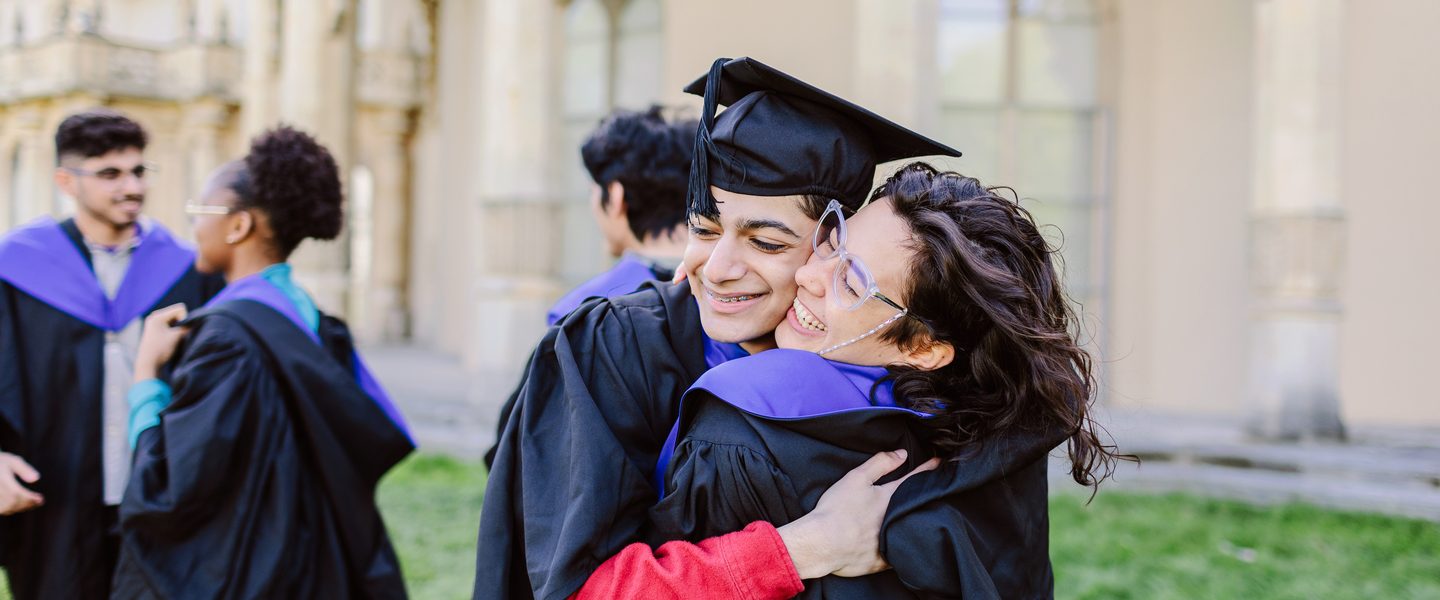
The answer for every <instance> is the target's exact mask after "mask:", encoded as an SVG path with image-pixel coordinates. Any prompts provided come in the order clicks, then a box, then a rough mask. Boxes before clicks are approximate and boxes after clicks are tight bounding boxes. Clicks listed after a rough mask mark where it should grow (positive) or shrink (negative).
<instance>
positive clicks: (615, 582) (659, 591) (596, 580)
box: [570, 521, 805, 600]
mask: <svg viewBox="0 0 1440 600" xmlns="http://www.w3.org/2000/svg"><path fill="white" fill-rule="evenodd" d="M804 590H805V585H804V584H803V583H801V582H800V573H799V572H797V571H796V570H795V564H794V563H793V562H791V560H790V553H789V552H788V551H786V550H785V542H783V541H781V539H780V533H779V532H778V531H775V527H774V526H773V525H771V524H769V523H766V522H764V521H756V522H754V523H751V524H750V525H749V526H747V527H746V528H745V529H743V530H740V531H737V532H735V533H730V534H726V535H722V536H719V537H713V538H710V539H707V540H703V541H701V542H700V543H699V544H691V543H689V542H670V543H668V544H665V545H663V546H661V547H660V549H659V550H656V551H654V552H652V551H651V550H650V547H649V546H647V545H645V544H631V545H629V546H626V547H625V549H624V550H621V551H620V553H619V554H616V555H615V556H612V557H610V560H607V561H605V563H604V564H602V565H600V568H599V569H596V570H595V573H594V574H592V575H591V576H590V579H588V580H586V581H585V586H584V587H582V588H580V591H579V592H576V593H575V595H574V596H571V597H570V598H571V599H572V600H594V599H600V598H605V599H610V598H620V599H627V600H640V599H655V600H659V599H661V598H706V599H719V598H739V599H743V600H772V599H774V600H782V599H784V598H790V597H792V596H794V595H796V594H799V593H800V592H802V591H804Z"/></svg>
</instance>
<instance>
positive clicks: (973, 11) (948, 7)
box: [940, 0, 1010, 20]
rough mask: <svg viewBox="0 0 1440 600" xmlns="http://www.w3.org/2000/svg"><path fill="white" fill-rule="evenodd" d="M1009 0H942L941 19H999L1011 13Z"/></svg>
mask: <svg viewBox="0 0 1440 600" xmlns="http://www.w3.org/2000/svg"><path fill="white" fill-rule="evenodd" d="M1008 4H1009V1H1008V0H940V18H941V19H951V18H959V19H977V18H978V19H991V20H995V19H999V20H1004V19H1005V17H1006V16H1007V15H1009V14H1010V8H1009V6H1007V5H1008Z"/></svg>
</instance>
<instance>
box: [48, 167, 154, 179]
mask: <svg viewBox="0 0 1440 600" xmlns="http://www.w3.org/2000/svg"><path fill="white" fill-rule="evenodd" d="M61 168H63V169H65V170H66V171H69V172H71V173H74V174H76V175H79V176H81V177H94V178H96V179H99V180H100V181H106V182H116V181H120V179H121V178H123V177H124V176H125V175H126V174H127V173H128V174H130V175H134V176H135V178H136V179H139V180H140V181H145V176H146V175H148V174H150V173H152V172H155V171H158V170H159V169H157V168H156V167H155V165H154V164H151V163H142V164H139V165H136V166H135V168H133V169H130V170H129V171H126V170H124V169H118V168H115V167H106V168H104V169H100V170H99V171H87V170H85V169H79V168H76V167H61Z"/></svg>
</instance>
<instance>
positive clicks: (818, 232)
mask: <svg viewBox="0 0 1440 600" xmlns="http://www.w3.org/2000/svg"><path fill="white" fill-rule="evenodd" d="M844 209H845V207H844V206H842V205H841V204H840V202H839V201H838V200H831V201H830V204H829V205H828V206H826V207H825V212H824V213H823V214H821V215H820V224H818V225H816V226H815V238H814V240H813V241H812V242H811V245H812V247H813V248H814V250H815V256H817V257H819V258H820V259H821V260H830V259H831V258H835V257H837V256H838V257H839V258H840V262H839V264H836V265H835V276H834V281H833V282H832V287H831V289H832V290H833V291H834V294H835V299H836V301H837V302H839V303H840V305H841V306H844V307H845V309H846V310H856V309H858V308H860V307H861V306H862V305H864V304H865V301H866V300H869V299H871V298H874V299H876V300H879V301H881V302H884V303H885V304H888V305H890V307H891V308H894V309H895V310H898V311H900V312H901V313H903V314H909V313H910V309H908V308H905V307H903V306H900V303H898V302H896V301H894V300H891V299H889V298H887V297H885V294H882V293H880V287H879V286H878V285H876V283H875V277H874V276H873V275H871V274H870V269H868V268H866V267H865V263H864V262H861V260H860V258H859V257H857V256H855V255H852V254H850V252H848V251H847V250H845V237H846V236H845V215H844V213H843V212H841V211H843V210H844Z"/></svg>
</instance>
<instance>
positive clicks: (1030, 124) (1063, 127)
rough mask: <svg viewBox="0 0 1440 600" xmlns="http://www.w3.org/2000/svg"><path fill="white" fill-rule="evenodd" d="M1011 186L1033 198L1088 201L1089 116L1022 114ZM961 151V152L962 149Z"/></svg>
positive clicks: (1090, 127)
mask: <svg viewBox="0 0 1440 600" xmlns="http://www.w3.org/2000/svg"><path fill="white" fill-rule="evenodd" d="M1016 125H1017V134H1016V139H1014V140H1007V141H1009V142H1010V143H1013V144H1015V149H1016V153H1015V163H1016V164H1015V173H1016V177H1015V182H1014V183H1015V186H1016V187H1017V188H1018V189H1019V190H1020V193H1021V194H1024V195H1025V196H1028V197H1034V198H1089V197H1090V196H1091V195H1092V194H1093V192H1094V190H1093V182H1092V181H1091V176H1090V174H1091V171H1092V169H1091V165H1092V160H1093V156H1092V142H1091V140H1092V139H1093V138H1092V132H1091V130H1092V129H1093V125H1092V120H1091V117H1090V113H1081V112H1059V111H1057V112H1022V113H1020V115H1019V117H1018V121H1017V124H1016ZM962 152H963V149H962Z"/></svg>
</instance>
